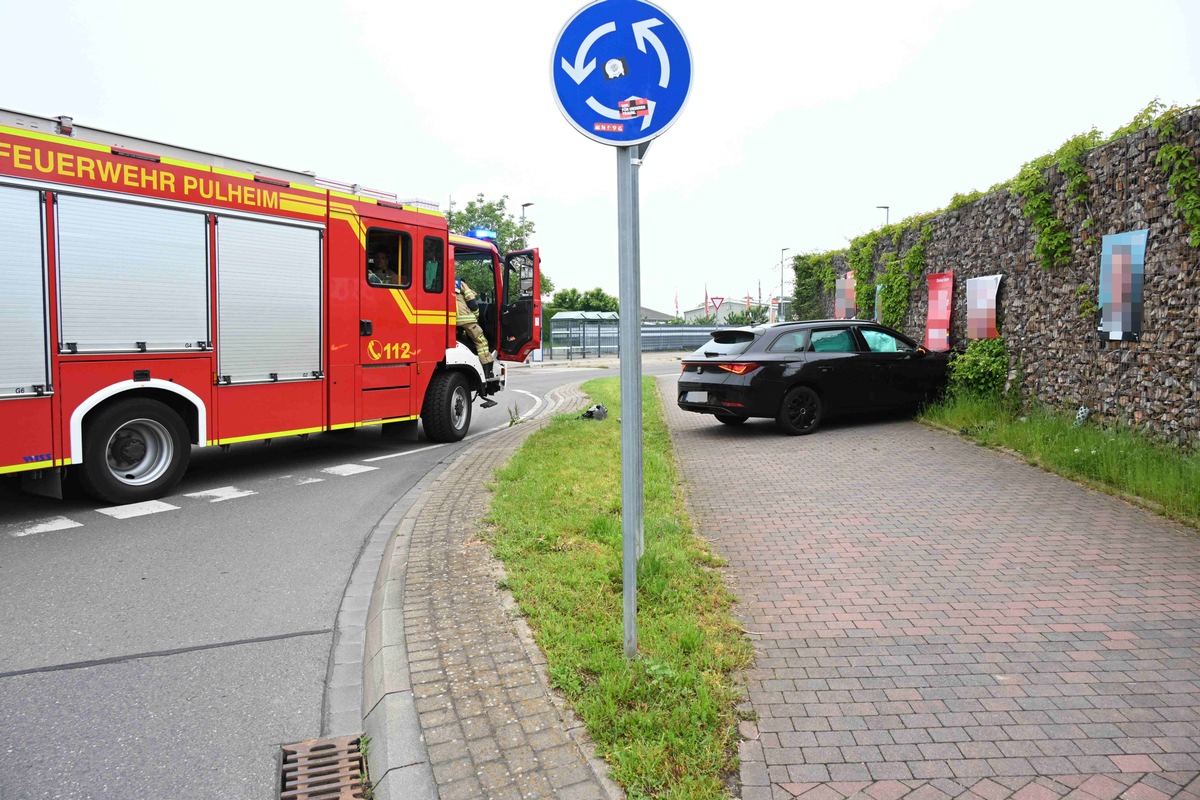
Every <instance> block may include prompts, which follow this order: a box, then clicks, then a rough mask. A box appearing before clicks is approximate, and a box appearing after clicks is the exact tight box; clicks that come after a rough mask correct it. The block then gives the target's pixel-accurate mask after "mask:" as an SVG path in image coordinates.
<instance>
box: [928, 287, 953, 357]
mask: <svg viewBox="0 0 1200 800" xmlns="http://www.w3.org/2000/svg"><path fill="white" fill-rule="evenodd" d="M927 277H928V279H929V316H928V318H927V320H926V322H925V346H926V347H927V348H929V349H930V350H949V349H950V297H951V294H952V293H953V291H954V273H952V272H935V273H932V274H930V275H928V276H927Z"/></svg>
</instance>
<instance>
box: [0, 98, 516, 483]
mask: <svg viewBox="0 0 1200 800" xmlns="http://www.w3.org/2000/svg"><path fill="white" fill-rule="evenodd" d="M452 241H453V244H452ZM459 259H462V260H463V261H464V262H467V261H469V262H471V263H473V264H476V265H478V264H488V265H489V266H490V269H488V270H487V274H488V276H489V277H490V282H489V281H487V280H484V281H483V282H482V285H481V286H477V287H474V288H475V289H476V291H477V292H479V293H480V294H481V297H482V296H484V295H486V296H487V298H488V303H487V306H486V309H485V310H484V311H483V313H482V314H481V315H480V321H481V324H482V325H483V327H484V330H485V333H486V335H487V337H488V341H489V344H492V345H493V346H494V351H495V354H496V357H497V359H498V360H500V361H523V360H524V359H525V358H526V357H527V356H528V355H529V352H530V351H531V350H532V349H533V348H534V347H536V346H537V342H538V340H539V338H540V336H539V334H540V330H539V328H538V327H537V326H538V325H539V323H540V294H539V280H540V278H539V271H540V264H539V260H538V254H537V251H536V250H528V251H523V252H521V253H513V254H509V255H508V256H506V257H503V258H502V257H501V255H500V253H499V252H497V251H496V248H495V246H494V245H492V244H491V243H490V242H486V241H482V240H476V239H468V238H464V237H458V236H454V237H452V236H451V235H450V232H449V230H448V227H447V223H446V218H445V217H444V216H443V215H442V214H441V213H439V212H438V211H437V209H436V206H433V205H432V204H428V203H424V202H421V201H402V200H398V199H397V198H395V196H393V195H389V194H386V193H382V192H375V191H372V190H368V189H363V188H362V187H360V186H357V185H349V184H339V183H335V182H331V181H323V180H320V179H318V178H316V176H315V175H313V174H311V173H305V172H296V171H290V170H284V169H279V168H275V167H270V166H266V165H262V164H256V163H251V162H245V161H240V160H237V159H231V158H226V157H223V156H219V155H215V154H211V153H204V152H200V151H194V150H185V149H182V148H177V147H172V146H170V145H165V144H162V143H158V142H153V141H149V140H143V139H137V138H134V137H129V136H124V135H121V134H116V133H111V132H107V131H101V130H95V129H87V128H83V127H81V126H78V125H75V124H74V122H73V120H71V119H70V118H69V117H58V118H46V117H38V116H33V115H28V114H20V113H17V112H11V111H5V110H2V109H0V286H3V287H4V288H3V291H0V476H3V475H5V474H18V473H19V474H20V475H21V476H22V477H23V478H24V479H25V480H24V482H25V483H26V484H27V487H28V488H31V489H33V490H34V491H41V492H42V493H47V494H55V493H56V492H57V491H58V478H59V477H60V475H61V473H62V470H63V469H64V468H70V469H74V470H77V471H78V472H79V477H80V479H81V482H82V484H83V485H84V487H85V488H86V489H87V490H88V491H89V492H90V493H91V494H93V495H94V496H96V497H97V498H99V499H102V500H104V501H107V502H112V503H130V502H137V501H141V500H148V499H152V498H155V497H159V496H161V495H163V494H165V493H166V492H167V491H169V490H170V489H171V488H172V487H173V486H174V485H175V484H176V483H177V482H178V481H179V479H180V478H181V477H182V475H183V473H184V471H185V470H186V468H187V464H188V460H189V456H190V452H191V447H192V446H199V447H206V446H213V445H218V446H225V445H231V444H236V443H240V442H248V441H256V440H269V439H273V438H278V437H281V436H294V435H307V434H310V433H318V432H322V431H334V430H340V429H348V428H357V427H363V426H370V425H378V426H381V427H389V426H393V425H407V426H411V425H415V424H416V422H417V420H420V421H421V424H422V427H423V429H424V432H425V435H426V437H427V438H429V439H431V440H433V441H457V440H459V439H462V438H463V437H464V436H465V435H466V433H467V430H468V428H469V426H470V422H471V405H472V399H473V398H474V397H477V396H482V397H487V396H490V395H492V394H494V393H496V392H498V391H501V390H502V389H503V387H504V383H505V380H506V372H505V370H504V369H503V368H502V367H501V368H498V369H496V370H494V375H493V377H492V378H491V379H490V380H489V379H487V377H486V376H485V374H484V370H483V369H482V367H481V365H480V362H479V358H478V355H477V354H476V353H475V351H474V349H473V348H469V347H464V346H462V345H461V344H459V342H458V341H457V338H456V325H455V299H454V280H455V263H456V260H459ZM477 280H479V279H478V278H477Z"/></svg>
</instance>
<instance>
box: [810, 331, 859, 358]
mask: <svg viewBox="0 0 1200 800" xmlns="http://www.w3.org/2000/svg"><path fill="white" fill-rule="evenodd" d="M811 338H812V346H811V347H809V351H810V352H813V353H853V352H856V351H857V349H858V348H856V347H855V346H854V337H853V336H851V335H850V330H849V329H848V328H833V329H830V330H823V331H813V332H812V337H811Z"/></svg>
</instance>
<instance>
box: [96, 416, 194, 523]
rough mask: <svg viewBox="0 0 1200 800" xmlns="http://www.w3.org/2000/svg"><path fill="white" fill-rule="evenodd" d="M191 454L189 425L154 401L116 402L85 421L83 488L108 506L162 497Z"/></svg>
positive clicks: (173, 483)
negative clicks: (109, 504)
mask: <svg viewBox="0 0 1200 800" xmlns="http://www.w3.org/2000/svg"><path fill="white" fill-rule="evenodd" d="M190 456H191V443H190V442H189V440H188V432H187V426H186V425H184V423H183V420H181V419H180V418H179V415H178V414H176V413H175V412H174V411H172V410H171V409H170V408H168V407H167V406H165V405H163V404H162V403H159V402H158V401H156V400H132V401H127V402H122V403H118V404H117V405H114V406H112V407H111V408H108V409H105V410H104V411H102V412H100V414H99V415H97V416H96V417H95V418H94V419H91V420H89V421H88V424H87V426H86V427H85V429H84V439H83V471H82V473H81V474H80V475H79V478H80V482H81V483H82V484H83V488H84V489H85V490H86V491H87V492H88V494H90V495H92V496H93V497H95V498H96V499H98V500H103V501H105V502H108V503H116V504H124V503H138V502H142V501H144V500H153V499H155V498H157V497H162V496H163V495H164V494H166V493H167V492H168V491H170V489H171V488H172V487H173V486H175V484H177V483H179V479H180V478H182V477H183V473H184V470H186V469H187V465H188V459H189V457H190Z"/></svg>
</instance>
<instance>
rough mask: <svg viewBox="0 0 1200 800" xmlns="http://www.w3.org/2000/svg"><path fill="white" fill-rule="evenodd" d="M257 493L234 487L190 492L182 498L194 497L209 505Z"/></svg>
mask: <svg viewBox="0 0 1200 800" xmlns="http://www.w3.org/2000/svg"><path fill="white" fill-rule="evenodd" d="M252 494H258V492H252V491H250V490H249V489H244V490H243V489H238V488H237V487H235V486H222V487H221V488H220V489H209V490H208V491H206V492H192V493H191V494H185V495H184V497H195V498H196V499H198V500H207V501H209V502H210V503H220V502H221V501H222V500H233V499H235V498H238V497H247V496H249V495H252Z"/></svg>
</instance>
